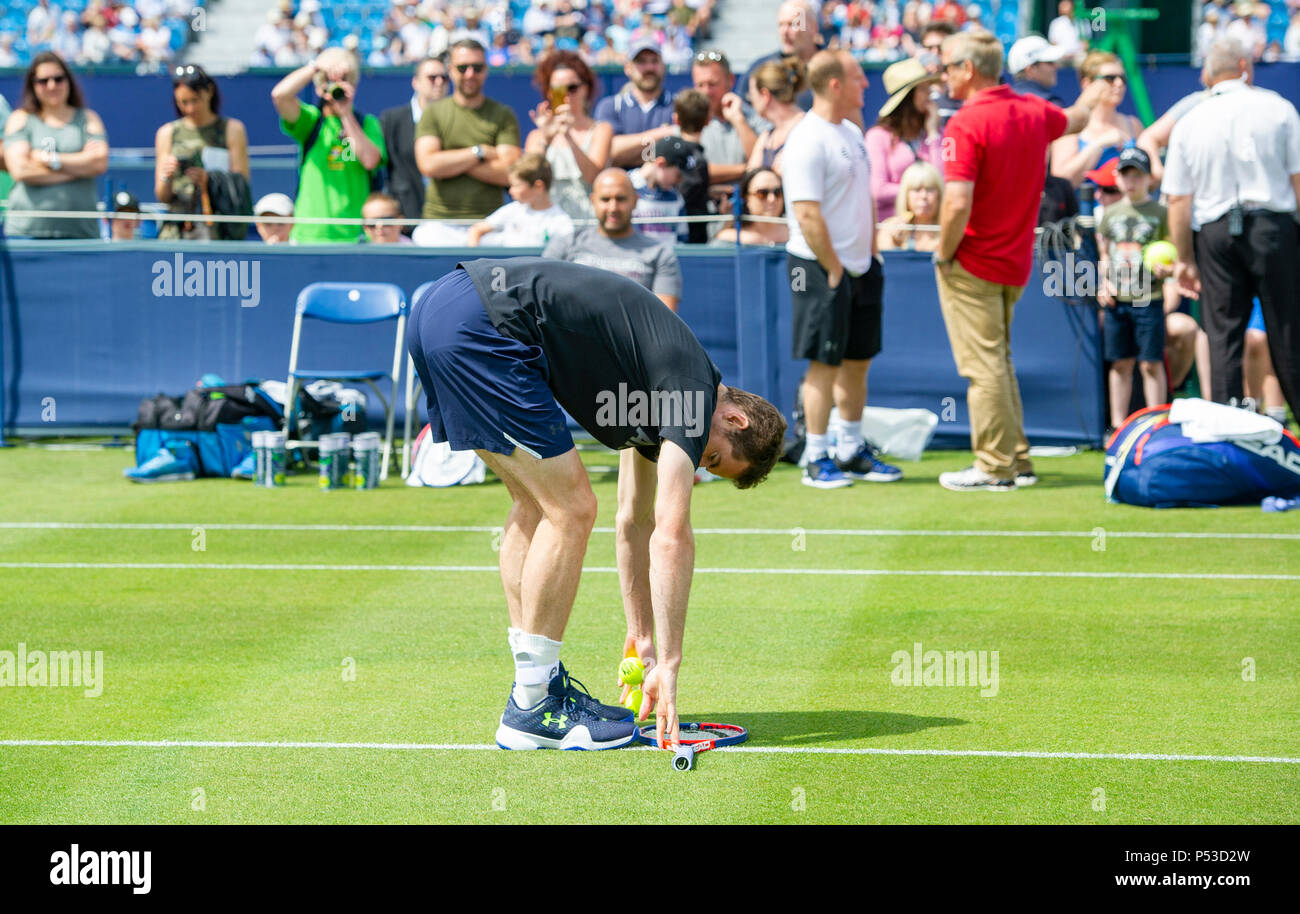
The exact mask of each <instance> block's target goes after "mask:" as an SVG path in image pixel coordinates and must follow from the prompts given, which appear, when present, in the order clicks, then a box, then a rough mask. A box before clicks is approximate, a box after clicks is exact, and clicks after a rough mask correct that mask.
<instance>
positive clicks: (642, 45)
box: [627, 38, 664, 60]
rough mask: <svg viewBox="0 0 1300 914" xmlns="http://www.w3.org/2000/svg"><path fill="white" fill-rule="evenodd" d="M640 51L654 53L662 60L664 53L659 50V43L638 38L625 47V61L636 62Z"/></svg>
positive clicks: (649, 39)
mask: <svg viewBox="0 0 1300 914" xmlns="http://www.w3.org/2000/svg"><path fill="white" fill-rule="evenodd" d="M642 51H654V52H655V53H656V54H658V55H659V57H660V58H661V59H662V58H663V56H664V52H663V51H661V50H660V49H659V42H657V41H655V40H654V39H652V38H639V39H637V40H636V41H634V42H632V43H631V44H629V45H628V46H627V59H628V60H636V55H638V54H640V53H641V52H642Z"/></svg>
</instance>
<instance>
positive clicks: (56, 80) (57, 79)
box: [32, 76, 68, 86]
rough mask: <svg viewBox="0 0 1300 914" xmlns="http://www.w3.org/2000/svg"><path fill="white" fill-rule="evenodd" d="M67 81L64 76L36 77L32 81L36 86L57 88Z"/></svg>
mask: <svg viewBox="0 0 1300 914" xmlns="http://www.w3.org/2000/svg"><path fill="white" fill-rule="evenodd" d="M67 81H68V77H66V76H38V77H36V78H35V79H33V80H32V82H34V83H36V85H38V86H51V85H53V86H59V85H62V84H63V83H65V82H67Z"/></svg>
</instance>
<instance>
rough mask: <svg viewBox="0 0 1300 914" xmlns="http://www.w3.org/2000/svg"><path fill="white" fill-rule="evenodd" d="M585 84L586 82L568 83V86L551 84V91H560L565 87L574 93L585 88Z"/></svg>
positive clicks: (567, 90)
mask: <svg viewBox="0 0 1300 914" xmlns="http://www.w3.org/2000/svg"><path fill="white" fill-rule="evenodd" d="M584 85H585V84H584V83H573V84H572V85H568V86H551V91H552V92H559V91H560V90H561V89H563V90H564V91H565V92H569V93H573V92H577V91H578V90H579V89H582V88H584Z"/></svg>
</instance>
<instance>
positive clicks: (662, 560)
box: [641, 441, 695, 746]
mask: <svg viewBox="0 0 1300 914" xmlns="http://www.w3.org/2000/svg"><path fill="white" fill-rule="evenodd" d="M655 469H656V474H655V475H656V487H657V491H656V493H655V509H654V521H655V527H654V532H653V533H651V534H650V599H651V603H652V604H653V608H654V620H655V636H656V640H657V648H658V651H657V655H656V659H657V661H658V663H657V664H656V665H655V668H654V669H653V670H651V671H650V673H649V675H648V676H647V677H646V680H645V683H646V684H645V686H644V687H643V689H642V691H643V693H644V696H645V701H644V702H643V703H642V705H641V719H642V720H644V719H645V718H646V716H647V715H648V714H649V712H650V708H651V707H653V708H654V710H655V730H656V736H657V738H658V740H659V744H660V745H661V746H662V745H664V744H665V742H664V741H665V740H668V741H670V742H676V741H677V740H678V739H679V738H680V733H679V730H678V718H677V674H678V671H679V670H680V669H681V665H682V637H683V635H684V633H685V630H686V604H687V602H688V600H689V598H690V594H691V575H692V574H693V573H694V571H695V534H694V533H693V532H692V531H691V489H692V487H693V486H694V485H695V466H694V464H693V463H692V462H691V459H690V458H689V457H688V456H687V455H686V451H684V450H682V448H681V447H680V446H678V445H677V444H675V443H673V442H672V441H664V442H663V444H662V445H661V446H660V449H659V461H658V463H657V465H656V467H655Z"/></svg>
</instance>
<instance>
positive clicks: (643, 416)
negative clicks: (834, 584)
mask: <svg viewBox="0 0 1300 914" xmlns="http://www.w3.org/2000/svg"><path fill="white" fill-rule="evenodd" d="M406 346H407V349H408V350H410V353H411V358H412V359H414V361H415V369H416V371H417V372H418V373H419V376H420V383H421V384H422V385H423V387H424V392H425V395H426V396H427V397H428V413H429V424H430V428H431V432H432V435H433V440H434V441H449V442H450V443H451V446H452V447H453V448H455V449H461V450H468V449H473V450H474V451H476V452H477V453H478V455H479V456H480V457H482V458H483V460H484V462H486V463H487V465H488V466H489V467H491V468H492V470H493V472H495V473H496V474H497V476H499V477H500V478H501V480H502V481H503V482H504V483H505V484H506V488H507V489H508V490H509V491H510V496H511V498H512V499H513V502H514V503H513V505H512V506H511V509H510V516H509V517H508V518H507V520H506V526H505V532H504V535H503V536H502V539H501V560H500V561H501V582H502V584H503V585H504V587H505V594H506V606H507V607H508V608H509V611H510V629H509V642H510V652H511V654H512V655H513V657H514V663H515V683H514V688H513V690H512V691H511V694H510V697H509V698H508V699H507V700H506V707H505V711H504V713H502V715H501V725H500V727H498V729H497V734H496V741H497V744H498V745H499V746H501V747H502V748H505V749H615V748H618V747H619V746H625V745H627V744H628V743H630V742H631V741H632V740H633V738H634V737H635V735H636V724H635V722H634V721H633V720H632V719H631V717H632V715H631V714H630V712H628V711H627V710H626V709H625V708H622V707H619V706H617V705H604V704H601V703H600V702H598V701H596V699H594V698H593V697H592V696H591V695H590V694H589V693H587V691H586V690H585V689H584V688H583V687H582V686H581V683H578V682H577V680H573V679H570V678H569V675H568V673H567V672H566V671H565V669H564V666H563V664H561V663H560V646H561V641H562V639H563V638H564V627H565V625H566V624H567V623H568V621H569V613H570V611H571V610H572V609H573V601H574V597H575V596H576V595H577V591H578V581H579V578H580V577H581V576H582V559H583V555H584V554H585V553H586V551H587V539H588V537H589V536H590V535H591V529H592V526H593V524H594V523H595V520H596V496H595V493H593V492H592V490H591V483H590V482H588V480H587V471H586V470H585V469H584V468H583V466H582V462H581V461H580V460H579V459H578V452H577V450H575V449H574V446H573V438H572V436H571V435H570V434H569V431H568V428H567V425H566V421H565V416H564V412H562V411H561V408H560V407H564V409H565V410H567V411H568V413H569V415H571V416H572V417H573V418H574V419H575V420H576V421H577V422H578V423H579V424H580V425H581V426H582V427H583V428H585V429H586V430H587V431H588V432H590V433H591V435H592V436H593V437H595V438H596V440H597V441H600V442H601V443H602V444H605V445H607V446H609V447H611V448H616V449H619V450H621V451H622V453H621V455H620V459H619V476H618V521H617V525H618V544H617V548H618V570H619V579H620V581H621V583H622V590H623V607H624V611H625V613H626V615H627V642H626V645H625V647H627V648H631V647H635V649H636V652H637V653H638V655H639V656H640V657H641V659H642V661H643V662H644V663H645V665H646V670H647V672H646V678H645V683H644V685H643V686H642V691H643V694H644V700H643V702H642V706H641V719H642V720H644V719H645V718H646V717H647V716H648V714H649V712H650V710H651V709H652V708H653V709H654V711H655V723H656V726H657V735H658V737H659V740H660V744H661V745H663V740H664V738H665V737H667V738H668V739H669V740H671V741H674V742H675V741H676V740H677V739H678V737H679V733H678V717H677V674H678V670H679V669H680V667H681V663H682V633H683V630H684V627H685V622H686V603H687V599H688V597H689V595H690V589H691V574H692V572H693V570H694V567H695V540H694V536H693V534H692V532H691V515H690V508H691V492H692V487H693V485H694V481H695V469H696V468H697V467H704V468H706V469H708V470H709V471H710V472H711V473H714V474H716V475H718V476H723V477H726V478H728V479H732V480H734V481H735V484H736V485H737V486H738V487H739V488H742V489H745V488H749V487H750V486H754V485H757V484H758V483H759V482H761V481H762V480H763V479H764V478H765V477H766V476H767V474H768V472H769V471H770V470H771V469H772V466H773V464H775V463H776V460H777V457H778V456H779V455H780V453H781V446H782V440H783V438H784V436H785V420H784V419H783V418H782V417H781V414H780V412H779V411H778V410H777V409H776V407H774V406H773V405H772V404H771V403H768V402H767V401H766V400H764V399H763V398H761V397H757V396H755V395H753V394H750V393H746V392H745V391H743V390H737V389H735V388H730V387H726V386H724V385H723V384H721V383H719V381H720V379H721V375H720V373H719V372H718V369H717V368H716V367H715V366H714V364H713V362H712V361H710V359H709V356H708V354H707V353H705V351H704V347H703V346H701V345H700V343H699V341H698V340H696V339H695V336H694V335H693V334H692V333H691V331H690V330H689V329H688V328H687V326H686V324H684V323H683V322H682V321H681V319H680V318H678V317H677V315H676V314H674V313H673V312H671V311H669V310H668V309H667V308H665V307H664V306H663V303H662V302H660V301H659V299H658V298H656V297H655V295H654V294H653V293H651V292H649V291H648V290H646V289H644V288H642V287H641V286H640V285H639V284H638V283H636V282H633V281H632V280H630V279H625V278H624V277H622V276H619V275H618V274H616V273H610V272H607V271H605V270H599V269H594V268H592V267H586V266H581V265H579V264H573V263H566V262H563V261H555V260H542V259H541V258H538V257H515V258H511V259H508V260H474V261H469V262H467V263H462V264H459V265H458V266H457V268H456V269H455V270H453V271H452V272H450V273H448V274H447V275H446V276H444V277H442V278H441V279H440V280H438V282H437V283H436V284H435V285H434V286H433V287H432V288H431V289H430V290H429V292H428V293H426V294H425V295H424V296H423V297H422V298H420V300H419V301H417V302H416V303H415V306H414V308H413V309H412V311H411V320H410V324H409V325H408V328H407V333H406ZM656 634H657V635H658V645H657V650H656V639H655V636H656ZM620 657H621V655H620Z"/></svg>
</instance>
